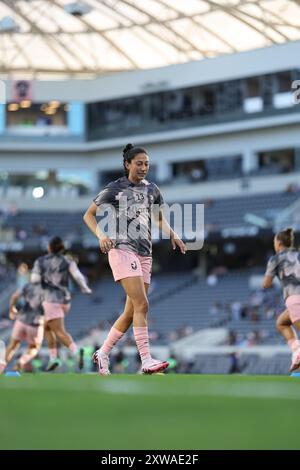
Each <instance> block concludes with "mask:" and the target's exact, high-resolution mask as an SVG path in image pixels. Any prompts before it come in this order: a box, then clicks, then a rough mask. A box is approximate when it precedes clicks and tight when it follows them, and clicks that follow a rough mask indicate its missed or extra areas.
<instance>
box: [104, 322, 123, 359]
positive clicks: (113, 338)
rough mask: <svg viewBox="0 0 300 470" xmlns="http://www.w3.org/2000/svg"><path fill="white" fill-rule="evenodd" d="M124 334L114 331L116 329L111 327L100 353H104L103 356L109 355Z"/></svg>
mask: <svg viewBox="0 0 300 470" xmlns="http://www.w3.org/2000/svg"><path fill="white" fill-rule="evenodd" d="M123 335H124V333H122V331H119V330H116V328H114V327H112V328H111V329H110V332H109V333H108V336H107V338H106V340H105V341H104V343H103V345H102V347H101V348H100V351H102V352H104V353H105V354H109V353H110V351H111V350H112V348H113V347H114V345H115V344H116V343H117V342H118V341H119V340H120V339H121V338H122V336H123Z"/></svg>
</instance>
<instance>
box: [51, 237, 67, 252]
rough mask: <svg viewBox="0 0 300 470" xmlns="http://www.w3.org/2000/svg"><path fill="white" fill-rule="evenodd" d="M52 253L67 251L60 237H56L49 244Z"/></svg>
mask: <svg viewBox="0 0 300 470" xmlns="http://www.w3.org/2000/svg"><path fill="white" fill-rule="evenodd" d="M49 247H50V251H51V253H54V254H57V253H60V252H61V251H64V250H65V246H64V242H63V241H62V239H61V238H60V237H54V238H52V240H51V241H50V243H49Z"/></svg>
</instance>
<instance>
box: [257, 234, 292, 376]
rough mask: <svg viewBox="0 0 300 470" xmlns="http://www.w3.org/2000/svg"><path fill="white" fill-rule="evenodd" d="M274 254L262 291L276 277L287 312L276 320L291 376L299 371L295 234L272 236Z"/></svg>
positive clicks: (268, 266)
mask: <svg viewBox="0 0 300 470" xmlns="http://www.w3.org/2000/svg"><path fill="white" fill-rule="evenodd" d="M274 249H275V252H276V254H275V255H274V256H272V257H271V258H270V260H269V262H268V265H267V270H266V273H265V277H264V282H263V287H264V288H265V289H268V288H269V287H271V285H272V282H273V279H274V277H275V276H277V277H278V279H279V280H280V282H281V286H282V289H283V296H284V300H285V304H286V310H284V312H282V313H281V314H280V315H279V317H278V318H277V322H276V326H277V329H278V331H279V332H280V333H281V334H282V336H283V337H284V339H285V340H286V342H287V344H288V346H289V347H290V349H291V351H292V363H291V367H290V372H292V371H294V370H296V369H298V368H299V367H300V344H299V340H298V336H297V333H296V331H295V330H298V331H300V253H299V252H298V251H296V250H295V248H294V230H293V229H292V228H287V229H286V230H282V231H281V232H278V233H277V234H276V235H275V238H274Z"/></svg>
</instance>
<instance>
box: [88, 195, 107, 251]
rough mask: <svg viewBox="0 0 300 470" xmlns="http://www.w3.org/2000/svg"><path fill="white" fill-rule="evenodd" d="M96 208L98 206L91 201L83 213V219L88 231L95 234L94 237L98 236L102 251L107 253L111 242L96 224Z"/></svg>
mask: <svg viewBox="0 0 300 470" xmlns="http://www.w3.org/2000/svg"><path fill="white" fill-rule="evenodd" d="M98 208H99V206H97V205H96V204H95V203H94V202H92V204H91V205H90V206H89V208H88V209H87V211H86V213H85V214H84V216H83V220H84V223H85V224H86V225H87V227H88V228H89V229H90V231H91V232H92V233H93V234H94V235H95V237H97V238H98V240H99V245H100V249H101V251H102V253H107V252H108V251H109V250H110V249H111V248H112V246H113V242H112V240H111V239H110V238H109V237H108V236H107V235H105V233H103V232H102V231H101V230H100V228H99V226H98V224H97V220H96V213H97V210H98Z"/></svg>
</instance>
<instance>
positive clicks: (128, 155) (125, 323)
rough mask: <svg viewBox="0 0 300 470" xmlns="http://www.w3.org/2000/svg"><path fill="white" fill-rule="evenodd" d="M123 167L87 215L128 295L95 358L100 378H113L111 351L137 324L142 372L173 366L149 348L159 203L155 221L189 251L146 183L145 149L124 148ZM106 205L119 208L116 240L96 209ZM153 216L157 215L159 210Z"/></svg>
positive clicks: (154, 189)
mask: <svg viewBox="0 0 300 470" xmlns="http://www.w3.org/2000/svg"><path fill="white" fill-rule="evenodd" d="M123 167H124V170H125V176H123V177H122V178H119V179H118V180H116V181H113V182H111V183H109V184H108V185H107V186H106V187H105V188H104V189H103V190H102V191H101V192H100V193H99V194H98V196H97V197H96V198H95V199H94V202H93V203H92V204H91V205H90V207H89V208H88V210H87V211H86V213H85V215H84V221H85V223H86V224H87V226H88V227H89V229H90V230H91V231H92V232H93V233H94V235H95V236H96V237H97V238H98V239H99V244H100V249H101V251H102V253H108V260H109V264H110V267H111V270H112V273H113V276H114V280H115V281H116V282H118V281H119V282H120V283H121V285H122V287H123V289H124V291H125V292H126V295H127V298H126V303H125V308H124V311H123V313H122V314H121V315H120V317H119V318H118V319H117V321H116V322H115V323H114V325H113V327H112V328H111V330H110V332H109V334H108V336H107V338H106V340H105V342H104V344H103V345H102V347H101V348H100V349H99V350H98V351H96V352H95V354H94V356H93V359H94V361H97V363H98V366H99V373H100V374H101V375H109V374H110V371H109V353H110V352H111V350H112V348H113V346H114V345H115V344H116V342H117V341H119V340H120V339H121V338H122V336H123V335H124V333H125V332H126V331H127V330H128V328H129V327H130V326H131V324H132V323H133V332H134V337H135V341H136V345H137V348H138V351H139V354H140V358H141V361H142V371H143V373H146V374H152V373H155V372H159V371H162V370H164V369H166V368H167V367H168V365H169V364H168V362H167V361H159V360H156V359H153V358H152V356H151V354H150V347H149V336H148V325H147V314H148V309H149V304H148V299H147V292H148V289H149V285H150V279H151V269H152V240H151V216H152V209H153V205H154V204H155V205H157V206H159V208H160V210H159V211H158V212H157V216H156V220H157V222H158V224H159V226H160V227H161V228H162V230H163V231H164V233H166V234H167V235H168V236H169V237H170V239H171V243H172V246H173V249H175V248H176V246H178V247H179V248H180V250H181V252H182V253H185V252H186V246H185V244H184V243H183V242H182V240H180V238H179V237H178V236H177V235H176V234H175V232H174V231H173V230H172V229H171V227H170V225H169V224H168V223H167V221H166V219H165V218H164V216H163V213H162V211H161V206H162V205H163V203H164V201H163V197H162V195H161V193H160V191H159V189H158V187H157V186H156V185H155V184H154V183H151V182H148V181H147V180H145V177H146V176H147V173H148V171H149V156H148V154H147V152H146V150H144V149H143V148H139V147H134V146H133V145H132V144H128V145H126V147H125V148H124V150H123ZM107 205H109V206H110V207H112V208H113V209H114V210H113V213H114V216H115V222H116V227H115V228H116V234H115V235H116V239H113V237H112V236H111V234H109V236H106V235H105V234H104V233H103V232H102V231H101V230H100V228H99V226H97V220H96V214H97V210H98V208H101V207H102V208H105V206H106V207H107ZM124 206H125V207H126V208H125V209H124ZM153 215H154V216H155V212H153ZM124 229H125V230H124ZM137 235H138V236H137ZM110 237H111V238H110Z"/></svg>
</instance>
